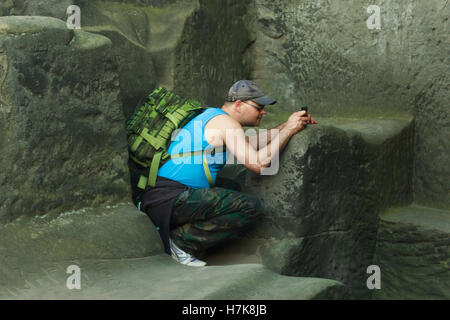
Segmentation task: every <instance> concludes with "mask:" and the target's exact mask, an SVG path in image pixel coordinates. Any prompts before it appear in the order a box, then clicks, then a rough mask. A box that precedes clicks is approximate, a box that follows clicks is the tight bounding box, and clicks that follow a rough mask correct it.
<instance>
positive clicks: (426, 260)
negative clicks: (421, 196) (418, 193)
mask: <svg viewBox="0 0 450 320" xmlns="http://www.w3.org/2000/svg"><path fill="white" fill-rule="evenodd" d="M449 261H450V212H449V211H444V210H437V209H433V208H426V207H421V206H417V205H411V206H408V207H402V208H393V209H390V210H388V211H386V212H384V213H383V214H382V215H381V221H380V225H379V230H378V239H377V245H376V250H375V257H374V264H376V265H378V266H379V267H380V270H381V289H380V290H376V291H375V292H374V296H373V297H374V298H375V299H450V266H449Z"/></svg>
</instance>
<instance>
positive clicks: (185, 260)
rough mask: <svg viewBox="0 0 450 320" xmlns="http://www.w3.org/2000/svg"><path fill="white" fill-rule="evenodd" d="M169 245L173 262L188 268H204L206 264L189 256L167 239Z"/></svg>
mask: <svg viewBox="0 0 450 320" xmlns="http://www.w3.org/2000/svg"><path fill="white" fill-rule="evenodd" d="M169 243H170V251H171V252H172V258H173V259H174V260H175V261H178V262H179V263H181V264H184V265H186V266H190V267H204V266H206V262H205V261H202V260H198V259H197V258H196V257H194V256H193V255H190V254H189V253H187V252H184V251H183V250H181V249H180V248H179V247H178V246H177V245H176V244H175V243H174V242H173V241H172V239H170V238H169Z"/></svg>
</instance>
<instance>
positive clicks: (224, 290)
mask: <svg viewBox="0 0 450 320" xmlns="http://www.w3.org/2000/svg"><path fill="white" fill-rule="evenodd" d="M71 264H75V265H77V266H78V267H79V268H80V271H81V281H80V285H81V289H80V290H68V289H67V287H66V281H67V277H68V274H67V273H66V269H67V267H68V266H69V265H71ZM18 270H21V276H20V277H18V278H17V279H16V281H10V282H5V284H4V285H3V286H0V299H58V300H61V299H64V300H65V299H108V300H111V299H112V300H117V299H139V300H142V299H152V300H155V299H156V300H158V299H163V300H185V299H188V300H235V299H238V300H244V299H245V300H247V299H249V300H311V299H344V298H345V297H346V289H345V287H344V286H343V285H342V283H339V282H338V281H333V280H329V279H316V278H296V277H287V276H282V275H279V274H276V273H274V272H271V271H270V270H268V269H267V268H265V267H263V266H262V265H258V264H241V265H234V266H226V267H224V266H214V267H208V266H206V267H203V268H192V267H187V266H183V265H181V264H179V263H177V262H175V261H174V260H173V259H172V258H171V257H169V256H168V255H166V254H162V255H156V256H151V257H147V258H143V259H120V260H119V259H116V260H75V261H71V260H69V261H64V262H54V263H44V264H36V265H34V266H33V267H31V266H20V267H19V268H18ZM0 281H2V280H0ZM192 283H195V290H192ZM216 314H217V313H216Z"/></svg>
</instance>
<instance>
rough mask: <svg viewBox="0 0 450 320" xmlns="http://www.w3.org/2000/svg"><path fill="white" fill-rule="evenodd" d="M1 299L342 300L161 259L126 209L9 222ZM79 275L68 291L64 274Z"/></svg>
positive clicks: (333, 291)
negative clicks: (71, 271) (76, 271)
mask: <svg viewBox="0 0 450 320" xmlns="http://www.w3.org/2000/svg"><path fill="white" fill-rule="evenodd" d="M0 257H1V260H0V299H336V298H337V299H342V298H345V297H346V288H345V287H344V285H343V284H342V283H340V282H338V281H335V280H328V279H319V278H297V277H288V276H282V275H279V274H277V273H274V272H272V271H271V270H269V269H267V268H266V267H264V266H262V265H261V264H256V263H251V264H249V263H245V264H237V265H229V266H206V267H202V268H193V267H186V266H183V265H181V264H179V263H177V262H175V261H174V260H173V259H172V258H171V257H170V256H168V255H167V254H165V253H163V249H162V244H161V240H160V238H159V235H158V233H157V231H156V229H155V228H154V226H153V225H152V224H151V222H150V219H149V218H148V217H147V216H146V215H145V214H144V213H142V212H139V211H138V210H137V209H136V208H135V207H134V206H133V205H132V204H129V203H128V204H121V205H117V206H110V207H103V208H88V209H82V210H77V211H72V212H65V213H60V214H48V215H44V216H40V217H33V218H26V217H22V218H20V219H16V220H15V221H14V222H11V223H8V224H5V225H2V226H0ZM71 265H76V266H78V267H79V268H80V271H81V289H80V290H69V289H68V288H67V287H66V281H67V279H68V278H69V277H70V276H71V274H67V273H66V271H67V268H68V267H69V266H71Z"/></svg>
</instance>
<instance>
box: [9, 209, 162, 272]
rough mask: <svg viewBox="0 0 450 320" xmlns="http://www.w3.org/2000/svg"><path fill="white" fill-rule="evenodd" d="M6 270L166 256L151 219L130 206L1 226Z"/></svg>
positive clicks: (38, 218) (23, 219) (36, 218)
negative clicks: (44, 265)
mask: <svg viewBox="0 0 450 320" xmlns="http://www.w3.org/2000/svg"><path fill="white" fill-rule="evenodd" d="M0 230H1V232H0V239H1V241H0V253H1V255H2V267H3V268H7V267H10V268H12V267H17V266H20V265H25V264H30V265H33V264H35V263H41V262H48V261H64V260H76V259H85V260H86V259H122V258H141V257H145V256H149V255H155V254H161V253H163V248H162V242H161V240H160V237H159V233H158V232H157V231H156V229H155V227H154V226H153V224H152V223H151V221H150V219H149V218H148V216H147V215H146V214H145V213H143V212H140V211H138V209H137V208H136V207H135V206H134V205H132V204H129V203H122V204H116V205H112V206H103V207H95V208H83V209H79V210H73V211H67V212H60V213H49V214H45V215H42V216H35V217H26V216H24V217H21V218H18V219H16V220H15V221H13V222H10V223H7V224H4V225H1V226H0Z"/></svg>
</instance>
